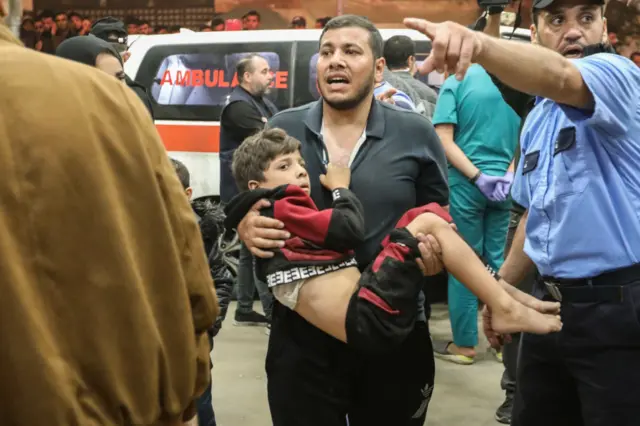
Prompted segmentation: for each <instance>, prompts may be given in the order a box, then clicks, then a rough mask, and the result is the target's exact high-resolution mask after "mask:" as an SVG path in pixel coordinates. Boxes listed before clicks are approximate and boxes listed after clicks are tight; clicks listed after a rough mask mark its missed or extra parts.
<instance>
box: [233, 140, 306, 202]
mask: <svg viewBox="0 0 640 426" xmlns="http://www.w3.org/2000/svg"><path fill="white" fill-rule="evenodd" d="M300 146H301V144H300V141H299V140H297V139H296V138H294V137H292V136H289V135H288V134H287V132H285V131H284V130H282V129H278V128H274V129H266V130H261V131H260V132H258V133H256V134H255V135H253V136H249V137H248V138H246V139H245V140H244V142H242V144H241V145H240V146H239V147H238V149H236V151H235V152H234V153H233V163H232V165H231V169H232V172H233V178H234V179H235V180H236V185H238V189H239V190H240V191H248V190H249V181H252V180H255V181H258V182H263V181H264V172H265V171H266V170H267V169H268V168H269V165H270V164H271V162H272V161H273V160H275V159H276V158H278V157H280V156H282V155H287V154H292V153H294V152H296V151H299V150H300Z"/></svg>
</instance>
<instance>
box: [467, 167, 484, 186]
mask: <svg viewBox="0 0 640 426" xmlns="http://www.w3.org/2000/svg"><path fill="white" fill-rule="evenodd" d="M480 175H482V172H481V171H480V170H478V173H476V174H475V175H473V177H472V178H471V179H469V182H471V183H473V184H474V185H475V183H476V181H477V180H478V179H479V178H480Z"/></svg>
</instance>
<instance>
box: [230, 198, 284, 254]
mask: <svg viewBox="0 0 640 426" xmlns="http://www.w3.org/2000/svg"><path fill="white" fill-rule="evenodd" d="M270 205H271V203H269V201H267V200H260V201H258V202H257V203H255V204H254V205H253V207H251V210H249V212H248V213H247V214H246V216H245V217H244V219H242V221H241V222H240V224H239V225H238V235H239V236H240V239H241V240H242V242H243V243H244V244H245V245H246V246H247V248H248V249H249V251H251V253H252V254H253V255H254V256H257V257H260V258H263V259H266V258H270V257H273V252H272V251H271V250H272V249H275V248H281V247H284V241H285V240H286V239H287V238H289V237H290V236H291V235H290V234H289V233H288V232H287V231H285V230H284V223H282V222H281V221H279V220H277V219H272V218H270V217H264V216H261V215H260V210H261V209H263V208H265V207H269V206H270Z"/></svg>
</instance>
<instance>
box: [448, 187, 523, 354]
mask: <svg viewBox="0 0 640 426" xmlns="http://www.w3.org/2000/svg"><path fill="white" fill-rule="evenodd" d="M510 209H511V201H510V200H507V201H503V202H501V203H495V202H491V201H489V200H487V199H486V198H485V196H484V195H482V193H481V192H480V190H479V189H478V188H476V186H475V185H473V184H472V183H470V182H465V181H459V182H457V183H455V184H454V185H453V186H451V189H450V212H451V217H453V222H454V223H455V224H456V226H457V227H458V232H459V233H460V235H461V236H462V237H463V238H464V240H465V241H466V242H467V244H469V245H470V246H471V247H472V248H473V249H474V250H475V251H476V252H477V253H479V254H482V255H483V256H484V257H485V258H486V259H487V261H488V262H489V263H490V264H491V266H492V267H493V268H495V269H496V270H498V269H500V267H501V266H502V262H503V260H504V258H503V253H504V244H505V241H506V238H507V229H508V227H509V214H510ZM449 316H450V320H451V329H452V331H453V339H454V343H455V344H456V346H462V347H473V346H476V345H477V344H478V299H477V298H476V296H475V295H474V294H473V293H471V292H470V291H469V290H467V288H466V287H465V286H464V285H463V284H461V283H460V281H458V280H456V279H455V278H454V277H453V275H449Z"/></svg>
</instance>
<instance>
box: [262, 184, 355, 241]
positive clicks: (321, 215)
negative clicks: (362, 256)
mask: <svg viewBox="0 0 640 426" xmlns="http://www.w3.org/2000/svg"><path fill="white" fill-rule="evenodd" d="M332 195H333V204H332V208H330V209H326V210H321V211H319V210H318V209H317V207H316V206H315V204H314V203H313V201H312V200H311V198H310V197H309V195H307V194H306V193H305V192H304V191H303V190H302V188H299V187H296V186H289V187H288V188H287V194H286V196H285V197H283V198H281V199H279V200H277V201H275V202H274V203H273V217H274V219H278V220H280V221H282V222H283V223H284V226H285V228H286V229H287V230H288V231H289V232H291V234H293V235H295V236H298V237H300V238H302V239H303V240H306V241H309V242H311V243H314V244H317V245H318V246H319V247H321V248H324V249H328V250H334V251H339V252H344V251H348V250H351V249H354V248H355V247H356V246H358V245H360V244H361V243H362V242H363V241H364V213H363V208H362V204H360V201H359V200H358V199H357V198H356V196H355V195H354V194H353V192H351V191H350V190H348V189H346V188H339V189H335V190H334V191H333V192H332Z"/></svg>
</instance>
